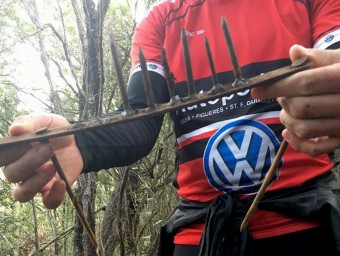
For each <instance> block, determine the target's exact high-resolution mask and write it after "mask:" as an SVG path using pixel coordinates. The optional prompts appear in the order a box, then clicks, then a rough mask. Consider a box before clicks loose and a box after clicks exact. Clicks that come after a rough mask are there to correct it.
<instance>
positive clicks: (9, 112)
mask: <svg viewBox="0 0 340 256" xmlns="http://www.w3.org/2000/svg"><path fill="white" fill-rule="evenodd" d="M19 102H20V100H19V98H18V95H17V92H16V90H15V89H14V88H13V87H12V86H11V85H7V84H2V85H1V86H0V136H3V137H4V136H7V129H8V126H9V125H10V124H11V123H12V122H13V119H14V118H15V117H16V116H18V115H21V114H24V112H23V111H22V112H19V111H18V109H17V106H18V104H19Z"/></svg>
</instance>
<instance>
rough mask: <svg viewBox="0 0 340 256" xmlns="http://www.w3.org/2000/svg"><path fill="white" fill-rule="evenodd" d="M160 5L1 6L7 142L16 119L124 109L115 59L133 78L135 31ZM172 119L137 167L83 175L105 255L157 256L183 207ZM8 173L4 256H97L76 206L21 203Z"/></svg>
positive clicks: (12, 0)
mask: <svg viewBox="0 0 340 256" xmlns="http://www.w3.org/2000/svg"><path fill="white" fill-rule="evenodd" d="M153 1H154V0H145V1H144V0H111V1H110V0H55V1H47V0H0V35H1V40H0V137H6V136H7V129H8V126H9V125H10V124H11V123H12V122H13V120H14V118H15V117H17V116H20V115H24V114H28V113H32V112H52V113H57V114H61V115H63V116H65V117H66V118H67V119H69V120H73V121H78V120H88V119H90V118H95V117H97V116H100V115H102V114H105V113H108V112H110V111H112V110H114V109H115V108H117V106H118V105H119V104H120V95H119V93H118V92H117V87H118V85H117V80H116V74H115V69H114V67H113V62H112V56H111V52H110V36H111V35H114V37H115V39H116V44H117V47H118V52H119V56H120V62H121V67H122V69H123V74H124V79H125V81H127V79H128V75H129V69H130V58H129V51H130V42H131V37H132V33H133V30H134V28H135V26H136V24H137V22H138V19H140V18H141V17H142V16H143V13H145V10H147V9H148V7H149V6H150V5H151V4H152V2H153ZM173 143H174V141H173V136H172V129H171V124H170V122H169V121H168V119H167V118H166V119H165V121H164V124H163V129H162V132H161V134H160V138H159V139H158V141H157V144H156V146H155V147H154V148H153V150H152V152H151V153H150V154H149V155H148V156H147V157H145V158H143V159H142V160H140V161H138V162H137V163H135V164H133V165H131V166H128V167H124V168H112V169H109V170H103V171H101V172H98V173H89V174H83V175H81V177H80V178H79V180H78V181H77V182H76V184H74V185H73V188H74V190H75V192H76V194H77V197H78V198H79V201H80V202H81V204H82V208H83V210H84V213H85V215H86V217H87V219H88V220H89V222H90V224H91V226H92V228H93V229H94V230H95V233H96V236H97V239H98V240H99V242H100V245H101V246H102V247H103V248H104V251H105V255H107V256H109V255H120V256H126V255H138V256H142V255H153V254H154V251H155V245H156V243H157V237H158V233H159V229H160V226H161V225H162V223H164V221H165V220H166V219H167V217H168V216H169V214H170V212H171V211H172V210H173V208H174V207H175V205H176V203H177V197H176V194H175V191H174V188H173V186H172V180H173V178H174V173H175V172H174V162H173V160H172V159H174V152H173V147H172V145H173ZM12 186H13V185H11V184H9V183H8V182H6V181H5V180H4V178H3V175H2V174H1V170H0V255H10V256H12V255H13V256H14V255H40V256H42V255H64V256H66V255H67V256H68V255H77V256H87V255H91V256H92V255H95V252H94V248H93V246H92V244H91V242H90V240H89V238H88V236H87V235H86V232H85V230H84V229H83V226H82V225H81V223H80V222H79V220H78V218H77V215H76V213H75V210H74V207H73V205H72V203H71V201H70V199H69V198H68V197H67V196H66V200H65V201H64V202H63V203H62V205H61V206H60V207H59V208H57V209H56V210H47V209H45V208H44V207H43V205H42V202H41V199H40V198H39V197H36V198H35V199H34V200H32V201H30V202H29V203H26V204H21V203H18V202H16V201H15V200H14V199H13V197H12V195H11V189H12Z"/></svg>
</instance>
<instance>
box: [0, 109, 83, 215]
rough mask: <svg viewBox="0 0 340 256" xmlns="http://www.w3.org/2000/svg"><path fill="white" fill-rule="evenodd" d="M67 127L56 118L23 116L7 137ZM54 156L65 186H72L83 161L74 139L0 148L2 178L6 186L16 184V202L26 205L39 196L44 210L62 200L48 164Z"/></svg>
mask: <svg viewBox="0 0 340 256" xmlns="http://www.w3.org/2000/svg"><path fill="white" fill-rule="evenodd" d="M68 124H69V123H68V121H67V120H66V119H65V118H63V117H61V116H58V115H55V114H40V115H33V116H32V115H31V116H22V117H19V118H17V119H16V120H15V121H14V122H13V124H12V125H11V126H10V127H9V134H10V135H11V136H16V135H20V134H23V133H28V132H29V133H34V132H35V131H37V130H39V129H41V128H44V127H46V128H47V129H53V128H57V127H63V126H67V125H68ZM53 153H55V155H56V156H57V158H58V160H59V162H60V165H61V167H62V169H63V171H64V173H65V175H66V177H67V179H68V182H69V183H70V184H72V183H73V182H74V181H75V180H77V178H78V177H79V175H80V173H81V170H82V168H83V160H82V157H81V154H80V151H79V149H78V147H77V145H76V142H75V139H74V136H73V135H68V136H64V137H60V138H55V139H51V140H50V141H49V143H40V142H34V143H28V144H20V146H11V147H7V148H4V149H1V148H0V166H4V170H3V172H4V175H5V177H6V179H7V180H8V181H9V182H12V183H16V186H15V187H14V189H13V195H14V197H15V199H17V200H18V201H20V202H27V201H29V200H31V199H32V198H33V197H34V196H35V195H36V194H37V193H41V195H42V198H43V202H44V205H45V206H46V207H47V208H49V209H54V208H56V207H58V206H59V204H60V203H61V202H62V201H63V199H64V195H65V190H66V187H65V183H64V182H63V181H62V180H61V179H60V177H59V176H58V174H57V173H56V170H55V168H54V166H53V164H52V161H51V160H50V159H51V156H52V154H53Z"/></svg>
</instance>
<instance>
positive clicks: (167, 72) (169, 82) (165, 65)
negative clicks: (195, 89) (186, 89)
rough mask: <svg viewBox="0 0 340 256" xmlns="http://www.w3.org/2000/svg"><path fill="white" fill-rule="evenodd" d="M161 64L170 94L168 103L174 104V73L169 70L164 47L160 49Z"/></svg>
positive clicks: (175, 100)
mask: <svg viewBox="0 0 340 256" xmlns="http://www.w3.org/2000/svg"><path fill="white" fill-rule="evenodd" d="M162 65H163V68H164V72H165V79H166V82H167V85H168V91H169V96H170V102H169V104H170V105H174V104H176V102H177V101H178V100H177V99H176V95H175V77H174V74H173V73H172V72H171V71H170V67H169V63H168V58H167V56H166V52H165V49H164V48H163V49H162Z"/></svg>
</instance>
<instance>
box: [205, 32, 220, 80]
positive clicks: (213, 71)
mask: <svg viewBox="0 0 340 256" xmlns="http://www.w3.org/2000/svg"><path fill="white" fill-rule="evenodd" d="M204 45H205V49H206V52H207V56H208V61H209V67H210V71H211V78H212V81H213V86H215V85H217V84H218V82H217V74H216V69H215V64H214V59H213V57H212V53H211V48H210V43H209V40H208V38H204Z"/></svg>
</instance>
